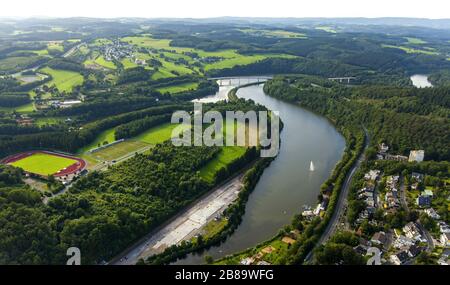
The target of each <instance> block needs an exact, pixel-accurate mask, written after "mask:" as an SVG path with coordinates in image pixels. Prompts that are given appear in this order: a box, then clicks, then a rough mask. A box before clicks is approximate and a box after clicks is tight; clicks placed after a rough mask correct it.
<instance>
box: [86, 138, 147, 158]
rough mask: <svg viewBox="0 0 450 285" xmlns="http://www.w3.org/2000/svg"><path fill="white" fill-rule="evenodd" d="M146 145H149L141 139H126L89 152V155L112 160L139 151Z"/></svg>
mask: <svg viewBox="0 0 450 285" xmlns="http://www.w3.org/2000/svg"><path fill="white" fill-rule="evenodd" d="M146 146H149V145H148V144H146V143H143V142H140V141H134V140H126V141H123V142H120V143H117V144H115V145H112V146H108V147H106V148H104V149H102V150H99V151H97V152H94V153H92V154H89V156H92V157H93V158H95V159H97V160H102V161H105V160H107V161H111V160H115V159H118V158H120V157H123V156H126V155H128V154H130V153H133V152H135V151H138V150H139V149H142V148H144V147H146Z"/></svg>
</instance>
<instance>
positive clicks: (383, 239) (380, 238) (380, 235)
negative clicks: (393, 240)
mask: <svg viewBox="0 0 450 285" xmlns="http://www.w3.org/2000/svg"><path fill="white" fill-rule="evenodd" d="M370 241H371V242H372V244H375V245H383V246H384V245H385V244H386V243H387V241H388V239H387V236H386V233H385V232H376V233H375V234H374V235H373V236H372V238H371V239H370Z"/></svg>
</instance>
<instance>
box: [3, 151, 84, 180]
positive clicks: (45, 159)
mask: <svg viewBox="0 0 450 285" xmlns="http://www.w3.org/2000/svg"><path fill="white" fill-rule="evenodd" d="M76 162H77V161H76V160H74V159H70V158H66V157H60V156H56V155H51V154H46V153H35V154H32V155H30V156H28V157H25V158H24V159H21V160H18V161H15V162H13V163H11V165H12V166H15V167H19V168H22V169H23V170H25V171H27V172H31V173H36V174H39V175H43V176H48V175H52V174H55V173H56V172H58V171H60V170H61V169H64V168H66V167H68V166H70V165H72V164H74V163H76Z"/></svg>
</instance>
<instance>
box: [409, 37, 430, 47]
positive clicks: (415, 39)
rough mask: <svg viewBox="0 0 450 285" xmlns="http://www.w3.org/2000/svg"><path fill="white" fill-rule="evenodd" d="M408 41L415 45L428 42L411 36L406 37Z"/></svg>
mask: <svg viewBox="0 0 450 285" xmlns="http://www.w3.org/2000/svg"><path fill="white" fill-rule="evenodd" d="M405 39H406V40H407V41H408V44H413V45H423V44H426V43H427V42H426V41H424V40H421V39H418V38H411V37H406V38H405Z"/></svg>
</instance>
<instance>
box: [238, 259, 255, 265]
mask: <svg viewBox="0 0 450 285" xmlns="http://www.w3.org/2000/svg"><path fill="white" fill-rule="evenodd" d="M253 262H255V260H254V259H253V258H252V257H247V258H244V259H242V260H241V262H239V263H240V264H241V265H252V264H253Z"/></svg>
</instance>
